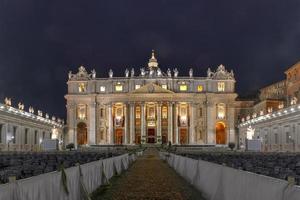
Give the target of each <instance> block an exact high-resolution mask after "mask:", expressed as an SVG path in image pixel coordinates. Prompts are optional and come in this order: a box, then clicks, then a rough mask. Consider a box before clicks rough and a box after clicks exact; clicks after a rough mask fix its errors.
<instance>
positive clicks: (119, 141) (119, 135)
mask: <svg viewBox="0 0 300 200" xmlns="http://www.w3.org/2000/svg"><path fill="white" fill-rule="evenodd" d="M115 144H123V130H122V129H116V134H115Z"/></svg>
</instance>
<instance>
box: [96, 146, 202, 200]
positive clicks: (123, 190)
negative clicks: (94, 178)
mask: <svg viewBox="0 0 300 200" xmlns="http://www.w3.org/2000/svg"><path fill="white" fill-rule="evenodd" d="M111 183H112V185H111V187H109V188H108V189H107V190H106V191H102V192H100V193H101V194H100V193H98V194H96V195H95V193H94V195H93V198H92V199H93V200H96V199H106V200H142V199H148V200H150V199H152V200H154V199H155V200H156V199H157V200H169V199H170V200H184V199H188V200H190V199H197V200H202V199H203V198H202V197H201V194H200V192H198V191H197V190H196V189H195V188H193V187H192V186H191V185H190V184H188V183H187V182H186V181H185V180H184V179H183V178H181V177H180V176H179V175H178V174H176V172H175V171H174V170H173V169H172V168H170V167H169V166H168V165H167V163H165V162H164V161H162V160H161V159H160V158H159V156H158V151H157V150H156V149H155V148H148V149H147V150H146V151H145V153H144V155H143V156H142V157H140V158H139V159H138V160H137V161H136V162H135V163H134V164H133V165H132V166H131V167H130V168H129V170H128V171H127V172H125V173H124V174H123V175H121V176H120V177H116V178H113V180H112V182H111ZM95 196H96V197H95Z"/></svg>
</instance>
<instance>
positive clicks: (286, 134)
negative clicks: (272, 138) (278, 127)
mask: <svg viewBox="0 0 300 200" xmlns="http://www.w3.org/2000/svg"><path fill="white" fill-rule="evenodd" d="M290 140H291V135H290V132H286V133H285V142H286V144H289V143H290Z"/></svg>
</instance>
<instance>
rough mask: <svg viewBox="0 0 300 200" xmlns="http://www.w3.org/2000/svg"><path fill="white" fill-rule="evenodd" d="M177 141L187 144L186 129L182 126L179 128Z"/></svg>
mask: <svg viewBox="0 0 300 200" xmlns="http://www.w3.org/2000/svg"><path fill="white" fill-rule="evenodd" d="M179 139H180V140H179V142H180V144H187V143H188V142H187V141H188V136H187V129H185V128H182V129H180V136H179Z"/></svg>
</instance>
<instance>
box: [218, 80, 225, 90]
mask: <svg viewBox="0 0 300 200" xmlns="http://www.w3.org/2000/svg"><path fill="white" fill-rule="evenodd" d="M224 91H225V83H224V82H218V92H224Z"/></svg>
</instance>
